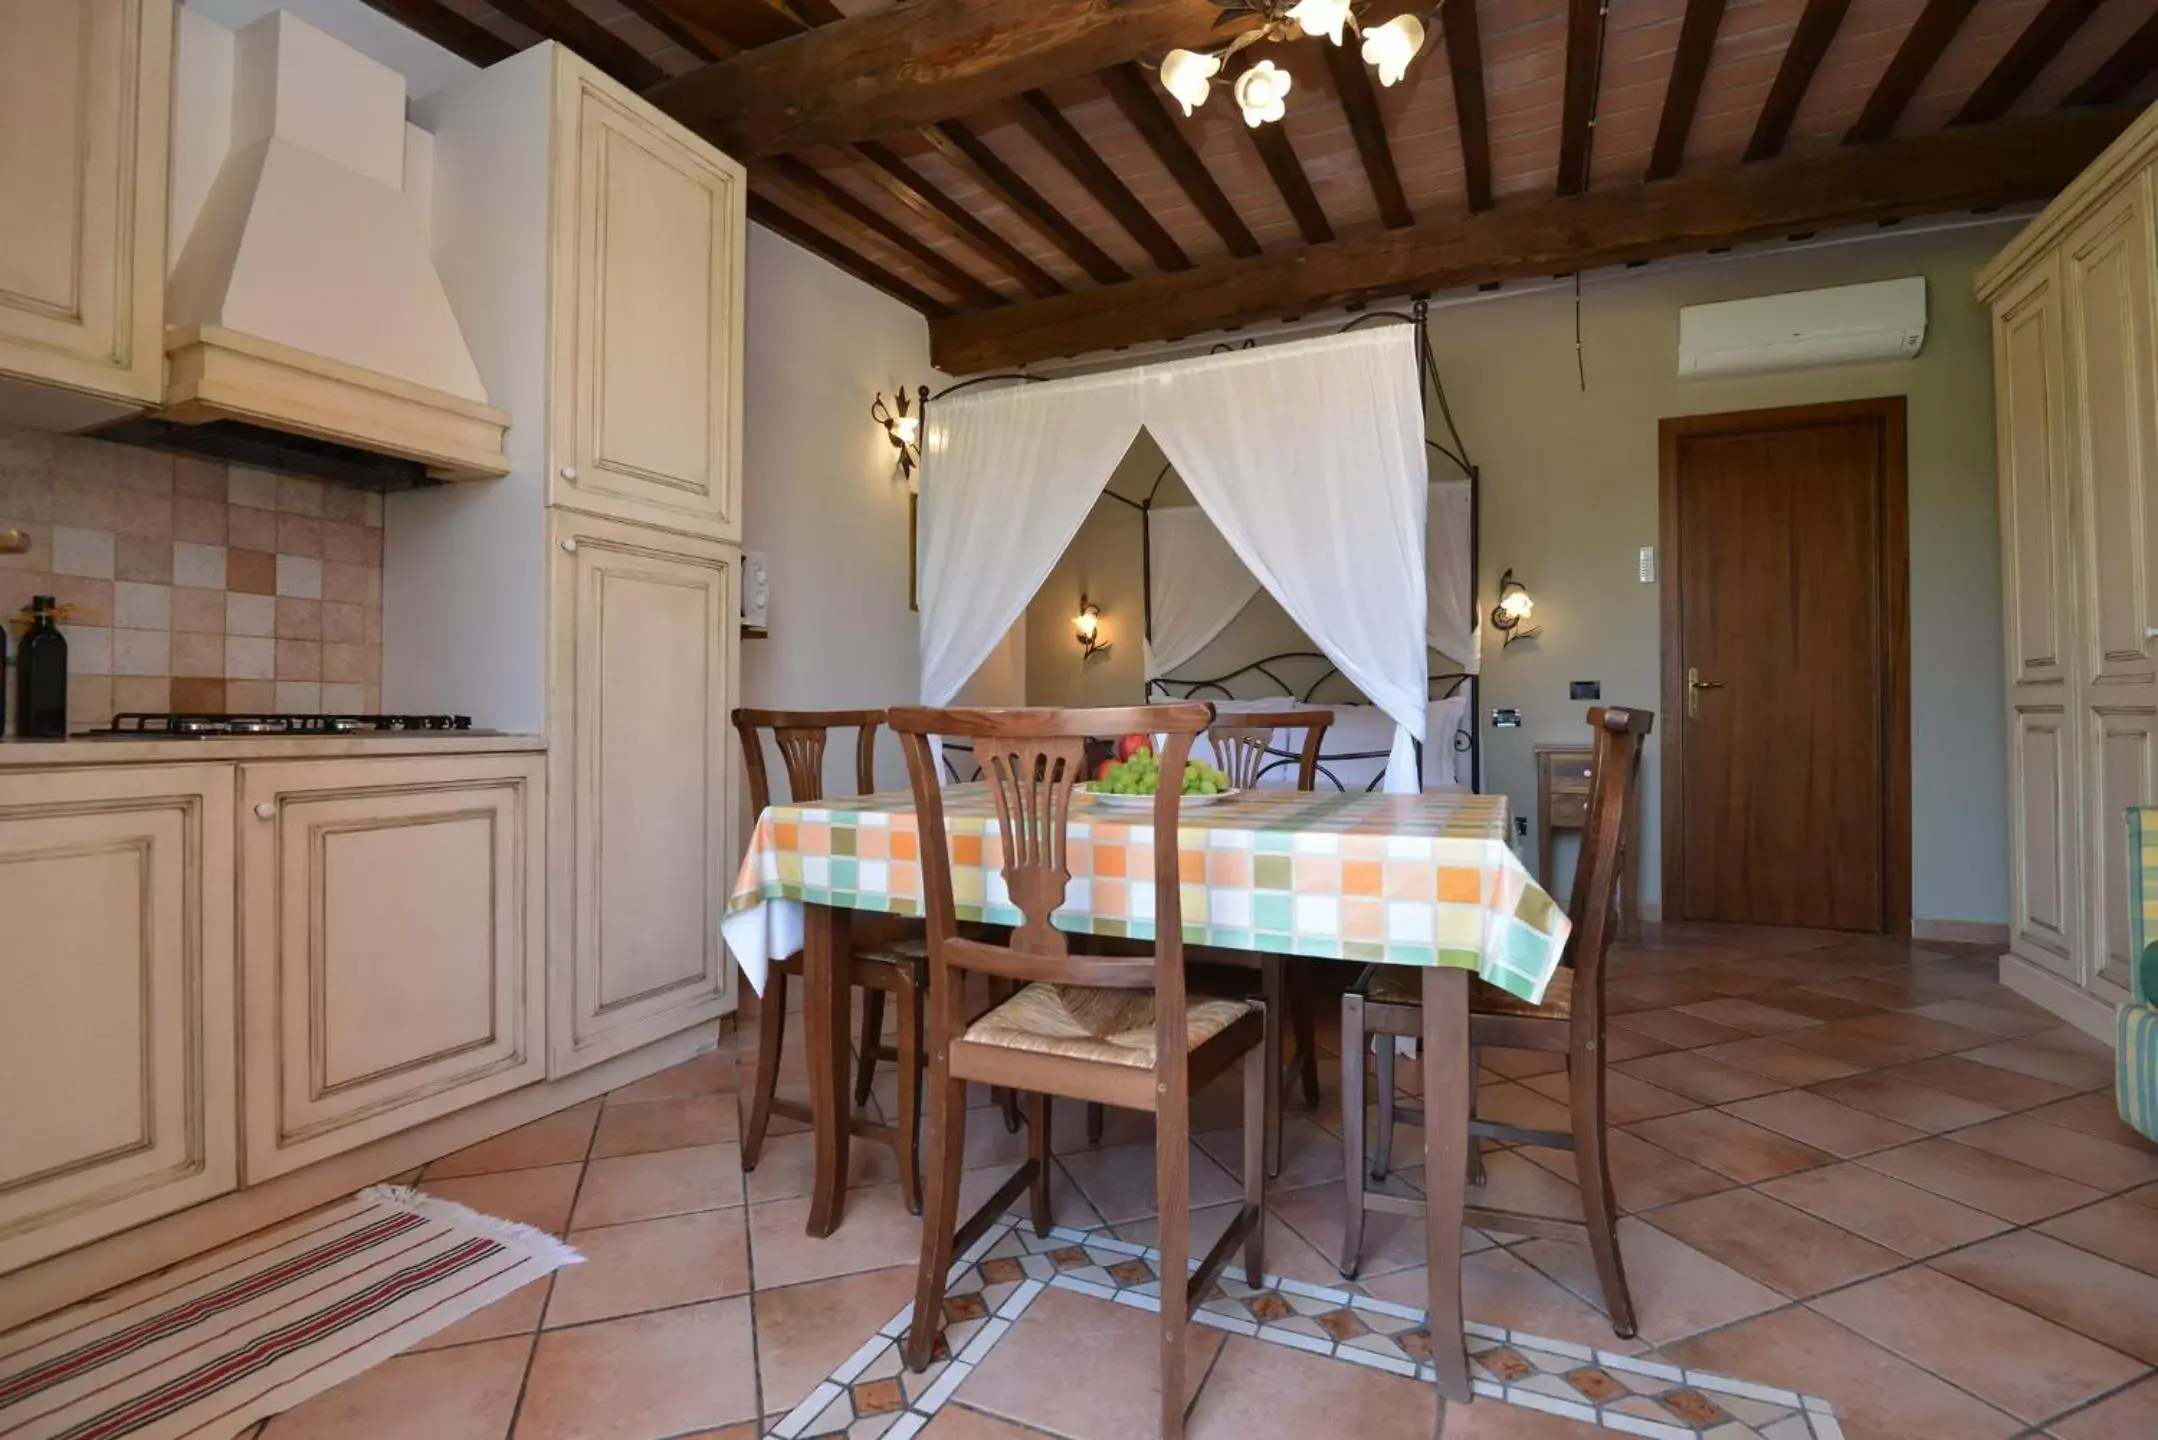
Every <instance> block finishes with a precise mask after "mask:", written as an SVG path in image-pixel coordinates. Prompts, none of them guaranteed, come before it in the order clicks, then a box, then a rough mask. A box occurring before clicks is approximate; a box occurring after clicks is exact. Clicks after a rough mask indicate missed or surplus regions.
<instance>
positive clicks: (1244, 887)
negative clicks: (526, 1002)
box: [722, 784, 1571, 1001]
mask: <svg viewBox="0 0 2158 1440" xmlns="http://www.w3.org/2000/svg"><path fill="white" fill-rule="evenodd" d="M944 814H945V821H946V825H947V827H948V829H949V831H950V836H951V846H952V890H953V898H954V900H955V901H956V902H957V905H958V910H959V918H960V919H962V920H978V921H984V922H986V923H989V924H993V925H994V924H1005V925H1013V924H1017V923H1018V922H1019V919H1020V916H1019V912H1018V910H1017V909H1015V908H1014V907H1013V906H1012V904H1011V900H1010V897H1009V895H1007V894H1006V892H1005V888H1004V877H1003V875H1002V873H1001V869H1000V864H1001V862H1000V857H999V845H998V829H997V816H996V804H995V801H994V800H993V799H992V798H991V797H990V795H989V792H988V790H987V788H986V787H985V786H982V785H978V784H977V785H960V786H954V787H952V788H950V789H948V790H947V791H946V792H945V802H944ZM1506 825H1507V806H1506V797H1505V796H1503V795H1469V794H1462V793H1453V792H1448V793H1434V794H1425V795H1377V794H1349V795H1344V794H1330V795H1329V794H1310V793H1305V792H1299V791H1293V790H1292V791H1273V790H1255V791H1247V792H1246V793H1244V794H1241V795H1237V796H1234V797H1231V798H1230V799H1227V800H1224V801H1221V802H1219V803H1217V804H1213V805H1208V806H1197V807H1188V808H1187V809H1186V810H1185V811H1184V813H1183V815H1182V816H1181V817H1180V823H1179V825H1178V835H1177V840H1178V846H1179V850H1180V856H1179V863H1178V871H1179V874H1180V875H1181V877H1182V895H1183V906H1184V940H1185V943H1186V944H1191V945H1214V946H1220V947H1223V948H1225V949H1232V950H1259V951H1266V952H1270V953H1274V954H1282V955H1303V956H1309V957H1311V958H1313V959H1318V960H1347V961H1352V962H1358V963H1361V962H1364V961H1373V960H1376V961H1381V962H1384V963H1386V964H1392V965H1426V966H1428V965H1454V966H1460V967H1462V968H1465V969H1473V970H1475V971H1476V972H1477V973H1478V974H1479V975H1481V976H1483V978H1484V979H1486V980H1488V981H1490V982H1491V983H1492V984H1494V985H1497V986H1499V987H1501V988H1502V989H1505V990H1508V991H1510V992H1512V993H1513V994H1515V995H1518V996H1521V997H1522V998H1523V999H1526V1000H1531V1001H1539V1000H1541V999H1542V998H1543V993H1544V987H1545V986H1546V985H1547V984H1549V983H1550V980H1551V973H1552V971H1553V970H1555V969H1556V968H1557V967H1558V961H1559V954H1560V951H1561V950H1562V949H1563V948H1564V946H1565V943H1566V936H1567V932H1568V931H1569V930H1570V929H1571V925H1570V923H1569V922H1568V920H1567V919H1566V916H1565V915H1564V914H1563V913H1562V912H1561V911H1560V909H1559V907H1558V906H1557V905H1556V904H1555V903H1553V901H1552V899H1551V897H1550V896H1549V895H1547V894H1545V893H1544V891H1543V889H1542V887H1540V886H1539V885H1537V883H1536V882H1535V881H1534V880H1532V879H1530V878H1529V873H1528V871H1527V870H1525V869H1524V868H1523V867H1522V865H1521V861H1520V859H1519V858H1518V857H1517V856H1516V855H1515V854H1514V852H1513V849H1512V847H1511V846H1510V845H1508V844H1507V841H1506ZM1068 860H1069V864H1070V867H1071V887H1070V889H1069V890H1068V891H1067V892H1066V893H1065V897H1064V905H1063V907H1062V908H1061V909H1059V910H1058V911H1057V912H1056V916H1055V920H1056V924H1057V927H1058V928H1059V929H1062V930H1069V931H1073V932H1077V933H1083V934H1092V935H1124V936H1130V937H1133V938H1135V939H1142V940H1145V939H1152V938H1153V934H1154V881H1153V874H1154V836H1153V812H1152V811H1151V810H1146V809H1112V808H1110V807H1108V806H1106V805H1101V804H1097V803H1094V802H1091V801H1088V800H1085V799H1083V798H1082V799H1079V800H1077V801H1075V803H1074V804H1073V806H1072V818H1071V830H1070V835H1069V844H1068ZM921 894H922V869H921V859H920V852H919V835H918V833H917V831H916V828H915V816H914V799H913V796H912V795H911V794H900V793H893V794H880V795H865V796H861V797H860V798H857V799H851V800H829V801H821V802H819V803H817V804H814V805H774V806H772V807H771V808H769V809H767V810H766V811H765V812H764V814H763V815H761V816H759V817H758V819H757V832H756V835H755V836H754V837H753V838H752V839H751V841H750V845H749V853H748V854H747V855H746V856H745V857H744V858H743V861H742V871H741V874H740V876H739V877H738V878H737V879H736V880H735V883H734V892H733V894H732V895H731V896H730V897H729V899H728V902H727V910H728V914H727V918H726V920H725V922H724V923H723V926H722V930H723V933H724V934H725V936H726V940H727V946H728V948H729V949H730V950H732V951H733V952H734V956H735V960H736V962H737V963H738V964H739V965H740V966H741V967H742V972H743V974H744V975H746V976H747V977H748V979H749V981H750V983H751V984H752V985H754V986H755V987H756V988H757V990H758V991H759V992H760V993H761V992H762V991H763V989H764V977H765V972H766V969H767V968H768V966H769V965H770V963H771V962H772V961H773V960H775V959H779V958H783V957H785V956H787V955H791V954H793V953H794V952H795V951H796V950H798V949H800V948H801V944H802V906H803V905H804V904H805V903H806V904H813V905H833V906H841V907H845V908H847V909H851V910H873V911H884V912H889V913H892V914H899V915H919V914H921V913H922V899H921Z"/></svg>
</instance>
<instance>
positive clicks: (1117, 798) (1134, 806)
mask: <svg viewBox="0 0 2158 1440" xmlns="http://www.w3.org/2000/svg"><path fill="white" fill-rule="evenodd" d="M1090 783H1091V782H1090ZM1079 793H1080V794H1081V795H1084V796H1086V798H1087V799H1089V800H1091V801H1093V802H1094V803H1095V804H1097V805H1107V806H1110V807H1111V808H1113V809H1123V810H1151V809H1153V808H1154V797H1153V796H1151V795H1113V794H1111V793H1110V792H1108V791H1107V790H1089V789H1087V788H1085V786H1081V787H1080V789H1079ZM1243 793H1244V792H1243V791H1241V790H1217V791H1215V792H1214V793H1213V794H1212V795H1186V796H1185V797H1184V808H1186V809H1190V808H1191V807H1192V806H1194V805H1212V804H1215V803H1217V802H1219V801H1222V800H1230V799H1234V798H1235V797H1236V796H1238V795H1241V794H1243Z"/></svg>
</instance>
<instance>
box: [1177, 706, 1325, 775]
mask: <svg viewBox="0 0 2158 1440" xmlns="http://www.w3.org/2000/svg"><path fill="white" fill-rule="evenodd" d="M1333 723H1334V712H1333V711H1331V710H1303V709H1289V710H1231V711H1229V712H1227V713H1226V714H1220V715H1217V716H1216V718H1215V721H1214V724H1213V725H1212V726H1211V727H1209V728H1208V730H1207V732H1206V738H1207V741H1208V743H1210V744H1211V745H1212V746H1213V747H1214V764H1215V765H1216V766H1218V767H1219V768H1220V769H1221V770H1222V771H1223V772H1224V773H1225V774H1227V775H1228V777H1229V783H1230V784H1231V785H1233V786H1235V787H1236V788H1237V789H1239V790H1249V789H1251V788H1252V787H1253V786H1255V785H1257V784H1258V783H1259V778H1260V776H1261V775H1262V774H1264V773H1265V771H1266V770H1267V769H1268V768H1269V767H1270V766H1271V765H1273V764H1274V763H1276V762H1278V761H1279V760H1280V759H1281V757H1280V756H1279V755H1275V754H1273V753H1271V751H1270V749H1269V747H1270V746H1272V745H1273V743H1274V736H1275V734H1276V733H1277V732H1279V731H1282V730H1302V731H1303V732H1304V739H1303V744H1302V745H1301V746H1300V747H1299V749H1298V752H1297V759H1296V788H1297V789H1299V790H1309V789H1312V788H1313V787H1314V786H1315V785H1316V784H1317V782H1318V777H1319V745H1320V742H1321V741H1323V740H1324V739H1325V738H1326V727H1327V726H1329V725H1331V724H1333Z"/></svg>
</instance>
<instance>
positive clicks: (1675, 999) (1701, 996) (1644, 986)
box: [1604, 971, 1725, 1015]
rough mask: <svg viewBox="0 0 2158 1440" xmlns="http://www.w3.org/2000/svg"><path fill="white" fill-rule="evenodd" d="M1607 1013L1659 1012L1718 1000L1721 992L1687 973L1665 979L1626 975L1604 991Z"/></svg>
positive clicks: (1698, 977)
mask: <svg viewBox="0 0 2158 1440" xmlns="http://www.w3.org/2000/svg"><path fill="white" fill-rule="evenodd" d="M1604 994H1605V998H1606V1001H1607V1002H1608V1004H1609V1007H1610V1012H1611V1013H1612V1014H1614V1015H1623V1014H1626V1013H1627V1012H1629V1011H1635V1010H1662V1009H1667V1008H1669V1007H1671V1006H1674V1005H1690V1004H1695V1003H1697V1002H1700V1001H1703V1000H1721V999H1723V998H1725V997H1724V992H1723V991H1721V990H1719V989H1717V988H1716V987H1715V986H1714V985H1711V984H1710V983H1709V982H1708V981H1706V980H1704V979H1702V978H1701V977H1700V976H1699V975H1696V974H1693V973H1692V972H1690V971H1679V972H1677V973H1674V974H1668V975H1630V976H1627V977H1626V978H1624V979H1617V980H1612V981H1610V982H1608V983H1607V984H1606V985H1605V987H1604Z"/></svg>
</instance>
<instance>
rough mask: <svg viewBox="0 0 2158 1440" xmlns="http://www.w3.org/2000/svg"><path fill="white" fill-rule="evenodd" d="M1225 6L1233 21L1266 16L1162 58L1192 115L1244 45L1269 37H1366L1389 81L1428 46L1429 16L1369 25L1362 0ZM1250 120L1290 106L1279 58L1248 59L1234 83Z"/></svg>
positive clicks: (1166, 83)
mask: <svg viewBox="0 0 2158 1440" xmlns="http://www.w3.org/2000/svg"><path fill="white" fill-rule="evenodd" d="M1214 3H1215V4H1216V5H1218V6H1220V7H1221V18H1220V19H1219V20H1217V21H1216V22H1215V23H1216V24H1217V25H1226V24H1229V23H1231V22H1233V21H1236V20H1241V19H1243V18H1244V17H1246V16H1256V17H1258V19H1259V21H1260V23H1259V24H1257V25H1255V26H1253V27H1252V28H1251V29H1249V30H1246V31H1245V32H1243V33H1242V34H1241V35H1238V36H1237V37H1236V38H1235V39H1234V40H1231V41H1230V42H1229V43H1228V44H1226V45H1224V46H1222V47H1221V48H1219V49H1217V50H1171V51H1170V52H1169V53H1168V54H1167V55H1164V56H1163V57H1162V60H1161V85H1162V88H1163V89H1164V90H1167V91H1168V92H1169V93H1170V94H1171V95H1172V96H1174V97H1175V98H1176V101H1177V103H1178V104H1180V105H1182V106H1183V107H1184V113H1185V114H1186V115H1189V114H1191V112H1192V111H1193V110H1196V109H1197V108H1198V107H1199V106H1201V105H1204V104H1205V103H1206V97H1207V95H1208V94H1209V93H1210V92H1211V91H1212V90H1213V87H1214V81H1215V77H1217V76H1218V75H1220V74H1221V70H1222V67H1223V66H1224V65H1226V64H1227V63H1228V61H1229V58H1230V57H1231V56H1232V55H1235V54H1236V53H1237V52H1238V51H1239V50H1242V49H1245V48H1246V47H1248V46H1252V45H1257V44H1259V43H1261V42H1262V41H1270V40H1276V41H1278V40H1293V39H1296V38H1297V37H1298V36H1300V35H1309V36H1314V37H1316V36H1320V35H1323V36H1325V37H1326V38H1327V39H1328V40H1330V41H1332V42H1333V43H1334V44H1336V45H1339V44H1341V43H1342V35H1343V34H1344V33H1348V34H1353V35H1355V36H1357V37H1358V38H1359V39H1360V40H1361V41H1362V42H1363V56H1364V63H1366V64H1367V65H1369V66H1371V67H1372V69H1374V70H1376V71H1378V72H1379V83H1380V84H1381V85H1392V84H1394V83H1395V82H1397V81H1398V80H1400V79H1401V77H1402V76H1403V75H1405V74H1407V73H1408V69H1409V62H1410V61H1412V60H1414V59H1415V58H1416V53H1417V52H1418V51H1419V50H1421V49H1423V48H1424V22H1423V21H1421V20H1419V19H1418V18H1417V17H1416V16H1414V15H1397V16H1395V17H1394V18H1393V19H1391V20H1388V21H1387V22H1386V23H1384V24H1383V25H1371V26H1366V25H1365V24H1364V23H1363V22H1362V20H1360V19H1359V18H1358V13H1357V12H1358V11H1359V10H1361V9H1363V8H1364V6H1363V5H1362V4H1361V3H1360V0H1214ZM1230 89H1231V93H1232V94H1234V95H1235V96H1236V103H1237V108H1238V109H1240V110H1241V111H1243V114H1244V123H1245V124H1246V125H1249V126H1251V127H1252V128H1253V129H1257V128H1258V127H1259V126H1261V125H1264V124H1266V123H1268V122H1269V121H1274V120H1279V119H1280V118H1281V117H1282V116H1283V115H1285V114H1287V113H1288V104H1287V97H1288V94H1289V73H1288V72H1287V71H1286V70H1283V69H1281V68H1280V67H1279V66H1277V65H1275V64H1274V62H1273V61H1271V60H1260V61H1258V62H1256V63H1254V64H1252V65H1249V66H1247V67H1246V68H1245V69H1244V71H1243V73H1242V74H1240V75H1238V76H1237V77H1236V79H1235V82H1234V83H1233V85H1231V87H1230Z"/></svg>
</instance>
